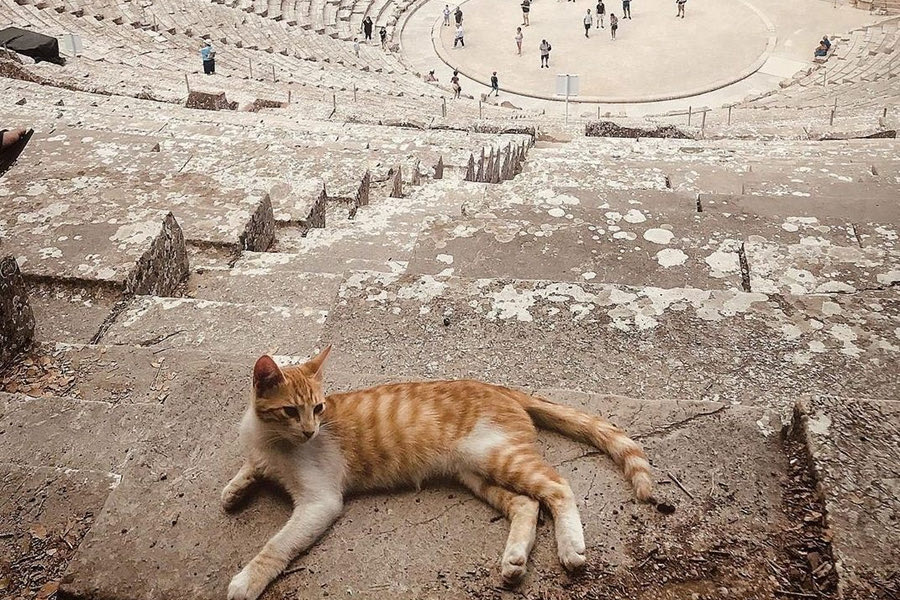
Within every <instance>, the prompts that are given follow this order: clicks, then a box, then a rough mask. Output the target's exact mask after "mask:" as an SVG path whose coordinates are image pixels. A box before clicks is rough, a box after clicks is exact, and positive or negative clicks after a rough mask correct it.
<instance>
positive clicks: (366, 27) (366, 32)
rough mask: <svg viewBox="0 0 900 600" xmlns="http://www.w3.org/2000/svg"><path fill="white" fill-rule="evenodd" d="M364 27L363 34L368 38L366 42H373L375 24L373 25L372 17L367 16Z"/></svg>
mask: <svg viewBox="0 0 900 600" xmlns="http://www.w3.org/2000/svg"><path fill="white" fill-rule="evenodd" d="M362 26H363V34H364V35H365V36H366V41H371V40H372V28H373V27H374V23H372V17H370V16H366V18H365V19H363V22H362Z"/></svg>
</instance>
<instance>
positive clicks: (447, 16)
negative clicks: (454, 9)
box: [444, 4, 450, 27]
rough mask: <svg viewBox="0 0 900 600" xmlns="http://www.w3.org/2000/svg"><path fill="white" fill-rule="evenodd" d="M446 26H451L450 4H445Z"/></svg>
mask: <svg viewBox="0 0 900 600" xmlns="http://www.w3.org/2000/svg"><path fill="white" fill-rule="evenodd" d="M444 27H450V5H449V4H445V5H444Z"/></svg>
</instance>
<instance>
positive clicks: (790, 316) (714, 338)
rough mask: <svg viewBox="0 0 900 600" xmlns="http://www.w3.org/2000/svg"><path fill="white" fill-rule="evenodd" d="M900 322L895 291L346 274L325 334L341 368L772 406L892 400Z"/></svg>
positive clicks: (896, 380) (323, 339) (898, 381)
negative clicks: (807, 397) (816, 396)
mask: <svg viewBox="0 0 900 600" xmlns="http://www.w3.org/2000/svg"><path fill="white" fill-rule="evenodd" d="M898 325H900V303H898V300H897V297H896V295H895V294H892V293H891V292H883V293H877V292H869V293H867V294H865V295H863V294H830V295H801V296H793V295H781V294H775V295H766V294H761V293H744V292H739V291H734V290H722V291H709V290H699V289H691V288H672V289H660V288H655V287H626V286H619V285H610V284H591V283H577V284H576V283H567V282H553V281H535V280H514V279H467V278H460V277H435V276H432V275H414V274H408V275H391V274H386V273H354V274H351V275H350V276H348V277H347V279H346V281H345V282H344V284H343V285H342V287H341V290H340V292H339V294H338V302H337V304H336V306H335V308H334V309H333V310H332V312H331V313H330V315H329V318H328V322H327V323H326V325H325V328H324V330H323V332H322V335H321V338H320V343H321V344H324V343H332V344H334V352H333V354H332V358H333V366H334V368H337V369H340V370H343V371H349V372H354V371H360V370H365V371H366V372H376V373H378V372H385V373H390V374H394V375H397V376H400V375H403V376H415V377H468V376H473V375H477V376H479V377H483V378H487V379H490V380H492V381H499V382H505V383H510V384H512V383H516V384H519V385H529V386H546V385H561V386H564V387H568V388H575V389H585V390H596V391H598V392H604V393H616V394H623V395H629V396H634V397H641V398H672V397H679V398H685V399H692V400H699V399H710V398H716V399H723V400H725V401H740V402H743V403H748V404H758V405H773V406H775V405H778V404H780V403H783V401H784V399H785V398H789V397H795V396H796V395H799V394H813V393H836V392H838V391H840V392H841V393H842V394H844V395H853V394H857V395H868V396H874V397H883V398H890V397H893V396H894V395H896V393H897V391H898V385H900V378H898V375H897V373H896V372H895V370H893V369H885V368H884V367H885V366H886V365H889V364H892V363H893V362H894V361H896V360H897V358H898V353H900V344H898V338H897V335H896V331H895V330H896V328H897V326H898ZM510 352H515V356H516V358H515V360H510V359H509V356H510V355H509V353H510ZM782 408H783V406H782Z"/></svg>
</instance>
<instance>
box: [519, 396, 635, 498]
mask: <svg viewBox="0 0 900 600" xmlns="http://www.w3.org/2000/svg"><path fill="white" fill-rule="evenodd" d="M509 391H510V392H511V393H512V395H513V397H515V399H516V400H517V401H518V402H519V403H520V404H521V405H522V408H524V409H525V411H526V412H527V413H528V415H529V416H530V417H531V418H532V420H534V422H535V423H536V424H537V425H538V427H541V428H543V429H550V430H553V431H556V432H558V433H561V434H563V435H565V436H567V437H570V438H572V439H575V440H578V441H580V442H584V443H587V444H591V445H592V446H595V447H597V448H598V449H599V450H602V451H603V452H606V453H607V454H609V456H610V457H612V459H613V460H614V461H615V462H616V464H617V465H619V467H620V468H621V469H622V471H623V472H624V473H625V478H626V479H628V481H630V482H631V485H632V486H633V487H634V494H635V496H637V498H638V500H641V501H642V502H652V501H653V489H652V488H653V478H652V476H651V471H650V463H649V462H647V455H646V454H644V451H643V450H642V449H641V447H640V446H639V445H638V444H637V443H636V442H635V441H634V440H632V439H631V438H629V437H628V436H627V435H626V434H625V432H624V431H622V430H621V429H619V428H618V427H616V426H615V425H613V424H612V423H610V422H609V421H607V420H606V419H603V418H601V417H597V416H594V415H591V414H588V413H585V412H582V411H580V410H577V409H574V408H570V407H568V406H563V405H561V404H555V403H553V402H550V401H549V400H545V399H543V398H539V397H537V396H529V395H528V394H525V393H523V392H519V391H516V390H509Z"/></svg>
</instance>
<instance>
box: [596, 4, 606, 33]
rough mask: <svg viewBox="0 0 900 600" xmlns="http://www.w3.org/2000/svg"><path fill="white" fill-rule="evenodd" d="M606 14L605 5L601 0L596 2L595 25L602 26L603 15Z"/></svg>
mask: <svg viewBox="0 0 900 600" xmlns="http://www.w3.org/2000/svg"><path fill="white" fill-rule="evenodd" d="M604 16H606V5H605V4H603V0H598V2H597V27H599V28H601V29H602V28H603V17H604Z"/></svg>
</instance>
